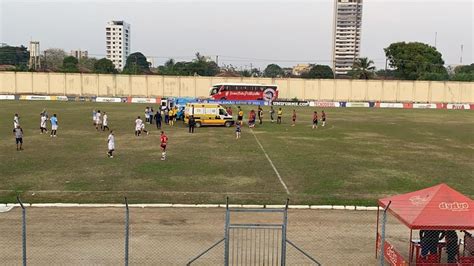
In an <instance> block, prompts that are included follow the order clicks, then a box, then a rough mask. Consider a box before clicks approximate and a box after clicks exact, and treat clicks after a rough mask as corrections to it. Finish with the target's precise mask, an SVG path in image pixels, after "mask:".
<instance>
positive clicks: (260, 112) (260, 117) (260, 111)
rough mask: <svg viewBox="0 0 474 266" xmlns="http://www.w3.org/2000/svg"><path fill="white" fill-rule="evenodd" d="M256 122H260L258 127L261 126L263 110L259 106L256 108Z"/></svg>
mask: <svg viewBox="0 0 474 266" xmlns="http://www.w3.org/2000/svg"><path fill="white" fill-rule="evenodd" d="M257 112H258V120H259V121H260V125H261V124H263V109H262V107H260V105H259V106H258V111H257Z"/></svg>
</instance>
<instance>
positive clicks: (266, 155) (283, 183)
mask: <svg viewBox="0 0 474 266" xmlns="http://www.w3.org/2000/svg"><path fill="white" fill-rule="evenodd" d="M250 132H252V135H253V136H254V137H255V140H256V141H257V143H258V146H260V149H262V151H263V153H264V154H265V157H267V160H268V162H269V163H270V165H271V166H272V168H273V171H275V174H276V175H277V177H278V179H279V180H280V183H281V185H282V186H283V187H284V188H285V190H286V194H288V195H290V191H289V190H288V187H287V186H286V184H285V182H284V181H283V179H282V178H281V175H280V173H279V172H278V170H277V169H276V167H275V165H274V164H273V162H272V160H271V159H270V157H269V156H268V154H267V152H266V151H265V149H264V148H263V146H262V143H260V141H259V140H258V138H257V135H255V133H254V132H253V129H250Z"/></svg>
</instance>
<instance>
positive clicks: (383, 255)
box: [380, 201, 392, 266]
mask: <svg viewBox="0 0 474 266" xmlns="http://www.w3.org/2000/svg"><path fill="white" fill-rule="evenodd" d="M391 203H392V201H389V202H388V204H387V206H386V207H385V209H384V210H383V217H382V232H381V237H380V242H381V243H380V265H381V266H383V265H384V263H385V253H384V249H385V224H386V223H387V210H388V208H389V207H390V204H391Z"/></svg>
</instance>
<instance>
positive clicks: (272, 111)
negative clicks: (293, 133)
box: [269, 106, 275, 123]
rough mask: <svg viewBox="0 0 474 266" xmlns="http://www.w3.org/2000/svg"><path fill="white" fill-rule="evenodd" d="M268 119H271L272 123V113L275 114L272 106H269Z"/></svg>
mask: <svg viewBox="0 0 474 266" xmlns="http://www.w3.org/2000/svg"><path fill="white" fill-rule="evenodd" d="M269 113H270V120H271V121H272V123H273V115H275V109H273V106H270V111H269Z"/></svg>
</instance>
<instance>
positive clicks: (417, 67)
mask: <svg viewBox="0 0 474 266" xmlns="http://www.w3.org/2000/svg"><path fill="white" fill-rule="evenodd" d="M384 51H385V55H386V57H387V59H388V60H389V62H390V67H392V68H394V69H395V74H396V76H397V77H398V78H402V79H409V80H417V79H420V78H422V77H428V76H432V75H431V74H428V73H437V74H441V75H445V74H447V71H446V68H444V61H443V58H442V55H441V53H440V52H438V51H437V50H436V48H434V47H432V46H429V45H427V44H424V43H419V42H411V43H405V42H398V43H392V44H391V45H390V46H389V47H387V48H385V49H384Z"/></svg>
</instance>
